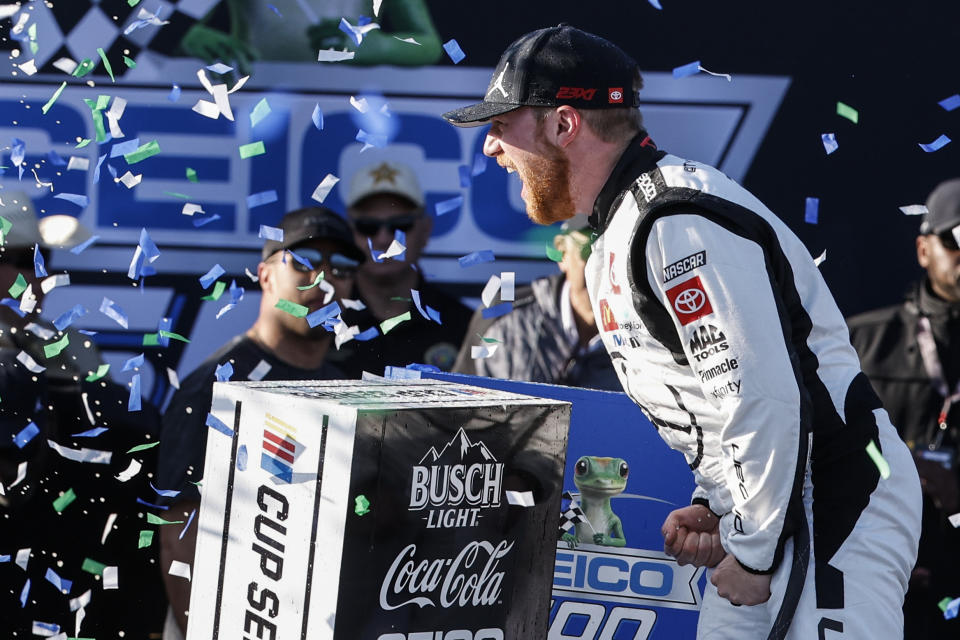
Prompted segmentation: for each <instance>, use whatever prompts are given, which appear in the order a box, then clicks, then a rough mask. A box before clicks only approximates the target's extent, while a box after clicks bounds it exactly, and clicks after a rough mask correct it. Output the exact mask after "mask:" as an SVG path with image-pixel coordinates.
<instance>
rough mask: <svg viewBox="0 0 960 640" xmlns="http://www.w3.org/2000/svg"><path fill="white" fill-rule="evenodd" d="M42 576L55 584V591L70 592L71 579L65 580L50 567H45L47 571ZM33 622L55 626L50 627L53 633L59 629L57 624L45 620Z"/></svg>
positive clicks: (48, 626) (39, 624)
mask: <svg viewBox="0 0 960 640" xmlns="http://www.w3.org/2000/svg"><path fill="white" fill-rule="evenodd" d="M44 578H46V579H47V582H49V583H50V584H52V585H53V586H55V587H56V588H57V591H61V592H64V593H70V589H71V588H72V587H73V581H71V580H67V579H66V578H61V577H60V576H58V575H57V572H56V571H54V570H53V569H51V568H50V567H47V573H46V575H45V576H44ZM33 624H34V625H37V626H43V627H44V628H51V627H56V628H55V629H51V630H52V631H53V632H54V633H57V632H58V631H60V626H59V625H55V624H48V623H46V622H34V623H33Z"/></svg>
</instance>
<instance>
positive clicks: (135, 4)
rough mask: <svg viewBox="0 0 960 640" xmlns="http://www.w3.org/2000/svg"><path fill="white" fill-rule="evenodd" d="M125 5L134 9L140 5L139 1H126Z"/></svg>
mask: <svg viewBox="0 0 960 640" xmlns="http://www.w3.org/2000/svg"><path fill="white" fill-rule="evenodd" d="M127 4H128V5H130V6H131V7H135V6H137V5H138V4H140V0H127Z"/></svg>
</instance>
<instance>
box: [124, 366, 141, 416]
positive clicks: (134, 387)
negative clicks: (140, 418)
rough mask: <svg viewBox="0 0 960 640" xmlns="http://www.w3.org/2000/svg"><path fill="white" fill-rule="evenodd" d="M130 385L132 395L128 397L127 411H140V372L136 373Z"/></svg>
mask: <svg viewBox="0 0 960 640" xmlns="http://www.w3.org/2000/svg"><path fill="white" fill-rule="evenodd" d="M131 382H132V384H131V385H130V397H129V398H128V399H127V411H140V374H139V373H135V374H134V375H133V380H132V381H131Z"/></svg>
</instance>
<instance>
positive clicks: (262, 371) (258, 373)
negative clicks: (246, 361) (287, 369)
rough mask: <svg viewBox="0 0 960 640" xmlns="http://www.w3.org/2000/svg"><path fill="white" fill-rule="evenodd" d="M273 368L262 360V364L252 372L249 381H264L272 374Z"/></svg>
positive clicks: (248, 376)
mask: <svg viewBox="0 0 960 640" xmlns="http://www.w3.org/2000/svg"><path fill="white" fill-rule="evenodd" d="M272 368H273V367H272V366H271V365H270V363H269V362H267V361H266V360H261V361H260V362H258V363H257V366H255V367H254V368H253V371H251V372H250V373H249V374H248V375H247V380H256V381H260V380H263V377H264V376H265V375H267V374H268V373H270V369H272Z"/></svg>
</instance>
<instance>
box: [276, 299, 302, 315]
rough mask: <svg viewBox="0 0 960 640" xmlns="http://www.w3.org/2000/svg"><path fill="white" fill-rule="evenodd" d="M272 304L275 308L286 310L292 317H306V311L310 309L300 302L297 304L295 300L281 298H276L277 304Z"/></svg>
mask: <svg viewBox="0 0 960 640" xmlns="http://www.w3.org/2000/svg"><path fill="white" fill-rule="evenodd" d="M273 306H275V307H276V308H277V309H280V310H281V311H286V312H287V313H289V314H290V315H292V316H293V317H294V318H304V317H306V315H307V313H308V312H309V311H310V309H308V308H307V307H305V306H303V305H302V304H297V303H296V302H290V301H289V300H284V299H283V298H280V299H279V300H277V304H275V305H273Z"/></svg>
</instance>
